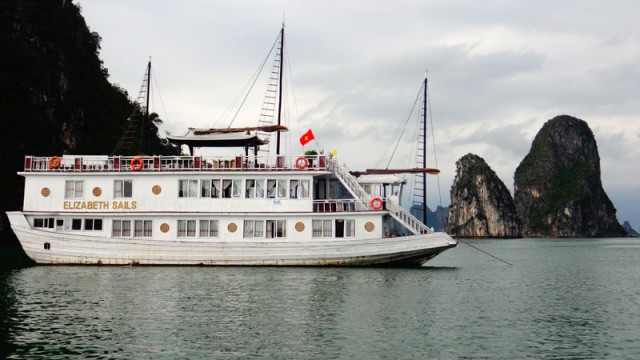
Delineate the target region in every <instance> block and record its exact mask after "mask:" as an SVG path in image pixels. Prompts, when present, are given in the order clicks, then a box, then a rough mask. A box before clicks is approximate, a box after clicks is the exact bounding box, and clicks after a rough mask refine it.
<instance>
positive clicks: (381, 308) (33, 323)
mask: <svg viewBox="0 0 640 360" xmlns="http://www.w3.org/2000/svg"><path fill="white" fill-rule="evenodd" d="M470 243H471V244H472V245H474V246H476V247H479V248H481V249H482V250H484V251H487V252H489V253H491V254H493V255H495V256H497V257H499V258H501V259H504V260H506V261H508V262H509V263H511V264H513V265H507V264H505V263H503V262H500V261H498V260H496V259H494V258H492V257H489V256H487V255H485V254H483V253H481V252H479V251H477V250H475V249H474V248H472V247H470V246H467V245H465V244H462V243H461V244H460V245H458V247H457V248H455V249H451V250H448V251H446V252H445V253H443V254H441V255H440V256H438V257H437V258H435V259H434V260H432V261H431V262H429V263H428V266H426V267H425V268H422V269H387V268H277V267H268V268H262V267H241V268H235V267H215V268H210V267H78V266H75V267H74V266H54V267H49V266H35V267H27V268H17V269H5V270H0V358H9V359H25V358H36V359H37V358H42V359H68V358H79V359H80V358H82V359H85V358H95V359H262V358H264V359H523V358H532V359H605V358H609V359H639V358H640V281H639V279H640V239H633V238H626V239H518V240H473V241H470Z"/></svg>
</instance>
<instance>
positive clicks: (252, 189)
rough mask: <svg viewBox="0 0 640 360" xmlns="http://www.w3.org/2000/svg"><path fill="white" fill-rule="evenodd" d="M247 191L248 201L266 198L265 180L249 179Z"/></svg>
mask: <svg viewBox="0 0 640 360" xmlns="http://www.w3.org/2000/svg"><path fill="white" fill-rule="evenodd" d="M246 184H247V190H246V192H245V197H246V198H248V199H256V198H257V199H263V198H264V180H262V179H247V181H246Z"/></svg>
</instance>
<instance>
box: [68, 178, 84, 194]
mask: <svg viewBox="0 0 640 360" xmlns="http://www.w3.org/2000/svg"><path fill="white" fill-rule="evenodd" d="M64 183H65V191H64V198H65V199H81V198H82V197H83V196H84V180H66V181H65V182H64Z"/></svg>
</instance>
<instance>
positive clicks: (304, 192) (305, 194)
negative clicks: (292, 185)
mask: <svg viewBox="0 0 640 360" xmlns="http://www.w3.org/2000/svg"><path fill="white" fill-rule="evenodd" d="M309 184H310V182H309V180H300V185H301V189H300V198H301V199H308V198H309Z"/></svg>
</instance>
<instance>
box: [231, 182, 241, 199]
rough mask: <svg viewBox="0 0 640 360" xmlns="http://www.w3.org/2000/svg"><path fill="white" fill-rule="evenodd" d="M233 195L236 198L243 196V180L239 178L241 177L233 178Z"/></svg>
mask: <svg viewBox="0 0 640 360" xmlns="http://www.w3.org/2000/svg"><path fill="white" fill-rule="evenodd" d="M233 197H234V198H240V197H242V180H239V179H234V180H233Z"/></svg>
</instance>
